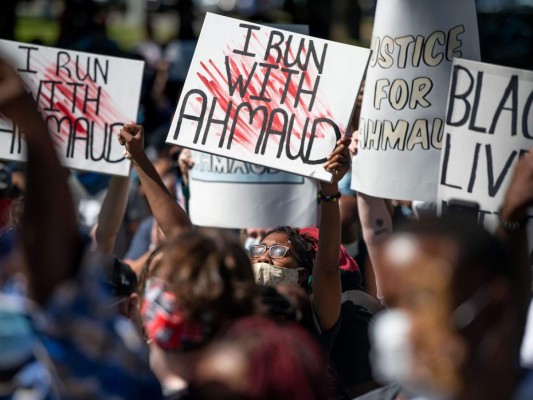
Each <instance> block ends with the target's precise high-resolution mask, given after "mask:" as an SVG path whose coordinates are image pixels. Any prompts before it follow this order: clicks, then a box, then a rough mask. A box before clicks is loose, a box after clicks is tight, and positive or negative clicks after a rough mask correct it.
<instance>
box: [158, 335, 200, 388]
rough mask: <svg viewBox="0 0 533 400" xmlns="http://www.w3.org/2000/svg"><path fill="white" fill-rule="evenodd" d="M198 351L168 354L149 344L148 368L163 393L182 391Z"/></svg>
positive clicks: (197, 357)
mask: <svg viewBox="0 0 533 400" xmlns="http://www.w3.org/2000/svg"><path fill="white" fill-rule="evenodd" d="M199 356H200V351H199V350H196V351H190V352H187V353H180V352H168V351H165V350H163V349H161V348H159V347H158V346H157V345H155V344H150V367H151V368H152V371H153V372H154V374H155V376H156V377H157V379H158V380H159V382H160V383H161V386H162V388H163V391H164V392H170V391H178V390H183V389H185V388H186V387H187V386H188V383H189V382H190V380H191V378H192V375H193V373H194V369H195V368H196V363H197V361H198V359H199Z"/></svg>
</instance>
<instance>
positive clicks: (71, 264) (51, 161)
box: [0, 62, 82, 303]
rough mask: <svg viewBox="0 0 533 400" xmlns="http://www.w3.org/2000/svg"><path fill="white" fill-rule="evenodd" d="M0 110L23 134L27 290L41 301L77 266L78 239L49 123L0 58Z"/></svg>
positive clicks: (23, 241)
mask: <svg viewBox="0 0 533 400" xmlns="http://www.w3.org/2000/svg"><path fill="white" fill-rule="evenodd" d="M0 112H1V113H2V114H4V115H5V116H7V117H8V118H10V119H11V120H13V121H14V122H15V123H16V124H18V125H19V126H20V127H21V128H22V129H23V130H24V134H25V137H26V143H27V149H28V155H27V160H28V161H27V164H26V196H25V201H26V203H25V210H24V216H23V222H22V245H23V251H24V256H25V259H26V262H27V266H28V273H29V279H30V284H31V295H32V297H33V298H34V300H35V301H37V302H39V303H43V302H45V301H46V300H47V298H48V296H49V295H50V294H51V293H52V291H53V290H54V288H55V287H56V286H57V285H58V284H60V283H61V282H63V281H64V280H66V279H68V278H70V277H71V276H73V274H74V273H75V272H76V271H77V269H78V267H79V260H80V254H81V249H82V243H81V239H80V236H79V232H78V223H77V220H76V213H75V209H74V203H73V200H72V196H71V193H70V191H69V188H68V185H67V172H66V171H65V169H64V168H63V167H62V166H61V164H60V163H59V159H58V157H57V154H56V151H55V149H54V146H53V144H52V141H51V138H50V135H49V134H48V128H47V126H46V125H45V123H44V122H43V120H42V119H41V116H40V114H39V112H38V111H37V105H36V104H35V102H34V101H33V99H32V98H31V97H30V96H29V95H28V94H27V93H26V91H25V88H24V87H23V85H22V82H21V80H20V78H19V77H18V76H17V75H16V73H15V72H14V71H13V70H12V69H11V68H10V67H9V66H7V65H6V64H4V63H2V62H0Z"/></svg>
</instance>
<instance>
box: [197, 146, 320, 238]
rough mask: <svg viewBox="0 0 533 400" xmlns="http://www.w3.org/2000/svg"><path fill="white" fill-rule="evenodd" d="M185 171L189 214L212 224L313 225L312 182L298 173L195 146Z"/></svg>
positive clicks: (314, 196)
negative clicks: (246, 161) (187, 183)
mask: <svg viewBox="0 0 533 400" xmlns="http://www.w3.org/2000/svg"><path fill="white" fill-rule="evenodd" d="M193 159H194V167H193V168H192V169H191V170H190V172H189V181H190V192H191V197H190V201H189V214H190V217H191V221H192V222H193V224H195V225H199V226H209V227H217V228H275V227H277V226H281V225H289V226H293V227H306V226H316V224H317V185H316V182H315V181H314V180H312V179H309V178H304V177H303V176H299V175H294V174H290V173H287V172H281V171H278V170H274V169H272V168H268V167H264V166H260V165H254V164H249V163H244V162H242V161H237V160H233V159H229V158H225V157H220V156H214V155H211V154H207V153H201V152H198V151H194V152H193Z"/></svg>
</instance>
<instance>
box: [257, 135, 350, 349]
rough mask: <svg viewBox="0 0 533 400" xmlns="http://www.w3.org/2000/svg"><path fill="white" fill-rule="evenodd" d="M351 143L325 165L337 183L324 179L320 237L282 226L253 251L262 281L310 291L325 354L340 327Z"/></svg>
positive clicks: (344, 141)
mask: <svg viewBox="0 0 533 400" xmlns="http://www.w3.org/2000/svg"><path fill="white" fill-rule="evenodd" d="M348 145H349V139H346V138H342V139H341V140H339V141H338V142H337V147H336V148H335V150H334V151H333V153H332V154H331V155H330V156H329V157H328V161H327V162H326V163H325V165H324V168H325V169H326V170H328V171H331V172H332V173H333V181H332V182H331V183H327V182H320V192H319V195H318V199H319V203H320V223H319V232H320V234H319V237H318V241H317V239H316V238H315V237H314V236H313V235H311V234H309V233H307V232H304V230H300V229H295V228H291V227H288V226H283V227H279V228H276V229H273V230H272V231H270V232H268V233H267V234H266V235H265V236H264V237H263V239H262V240H261V242H260V243H259V244H257V245H252V246H250V249H249V252H250V257H251V260H252V267H253V270H254V276H255V279H256V282H257V283H258V284H259V285H265V286H274V287H276V288H278V291H280V292H282V293H284V294H286V293H287V290H288V289H289V288H290V287H294V286H298V287H300V288H303V289H304V290H306V291H307V292H308V293H311V296H310V300H311V312H312V322H313V328H314V330H315V331H316V333H317V334H318V338H319V340H320V342H321V344H322V347H323V349H324V351H325V352H326V353H327V354H329V352H330V350H331V347H332V346H333V342H334V339H335V336H336V334H337V331H338V328H339V316H340V309H341V279H340V272H339V263H338V259H339V250H340V246H341V232H340V210H339V203H338V199H339V197H340V193H339V189H338V182H339V181H340V180H341V179H342V177H343V176H344V175H345V174H346V172H347V171H348V169H349V168H350V156H349V154H348ZM288 297H291V296H290V294H289V296H288Z"/></svg>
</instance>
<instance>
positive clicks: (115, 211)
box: [93, 176, 130, 254]
mask: <svg viewBox="0 0 533 400" xmlns="http://www.w3.org/2000/svg"><path fill="white" fill-rule="evenodd" d="M129 182H130V180H129V177H127V176H126V177H125V176H113V177H112V178H111V181H110V183H109V187H108V189H107V193H106V195H105V198H104V201H103V203H102V208H101V209H100V214H99V215H98V225H97V227H96V232H95V242H96V243H95V246H93V247H95V249H96V250H98V251H99V252H101V253H104V254H112V253H113V249H114V248H115V240H116V238H117V233H118V231H119V229H120V224H121V223H122V220H123V219H124V213H125V212H126V206H127V204H128V187H129Z"/></svg>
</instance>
